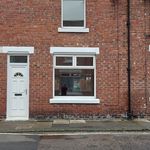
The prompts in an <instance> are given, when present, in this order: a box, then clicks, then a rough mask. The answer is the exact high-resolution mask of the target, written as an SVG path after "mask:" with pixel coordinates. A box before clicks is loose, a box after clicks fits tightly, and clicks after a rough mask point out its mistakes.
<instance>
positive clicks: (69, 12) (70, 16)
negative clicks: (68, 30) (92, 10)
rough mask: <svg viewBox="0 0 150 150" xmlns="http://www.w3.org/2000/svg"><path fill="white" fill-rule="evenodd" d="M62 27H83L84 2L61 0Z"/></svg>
mask: <svg viewBox="0 0 150 150" xmlns="http://www.w3.org/2000/svg"><path fill="white" fill-rule="evenodd" d="M63 26H66V27H67V26H70V27H73V26H74V27H83V26H84V0H63Z"/></svg>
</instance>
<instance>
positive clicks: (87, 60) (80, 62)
mask: <svg viewBox="0 0 150 150" xmlns="http://www.w3.org/2000/svg"><path fill="white" fill-rule="evenodd" d="M77 66H93V57H77Z"/></svg>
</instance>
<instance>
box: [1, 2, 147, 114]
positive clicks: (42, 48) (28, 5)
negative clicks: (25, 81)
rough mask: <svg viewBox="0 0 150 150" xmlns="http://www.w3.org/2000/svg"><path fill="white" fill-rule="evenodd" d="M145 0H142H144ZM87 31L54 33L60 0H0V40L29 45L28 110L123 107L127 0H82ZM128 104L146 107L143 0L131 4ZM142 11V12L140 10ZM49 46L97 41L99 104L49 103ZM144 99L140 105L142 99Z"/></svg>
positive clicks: (113, 110)
mask: <svg viewBox="0 0 150 150" xmlns="http://www.w3.org/2000/svg"><path fill="white" fill-rule="evenodd" d="M145 3H148V5H147V4H145ZM86 6H87V10H86V12H87V14H86V21H87V27H88V28H89V30H90V32H89V33H59V32H58V28H59V27H60V26H61V2H60V0H44V1H41V0H22V1H19V0H0V46H34V47H35V53H34V54H32V55H31V56H30V116H38V115H45V116H53V115H60V116H61V115H63V114H66V115H74V116H89V115H99V116H103V115H104V116H106V115H108V114H110V115H115V116H120V115H125V114H126V113H127V110H128V96H127V95H128V93H127V92H128V85H127V84H128V82H127V63H128V61H127V60H128V57H127V44H128V41H127V40H128V39H127V2H126V0H105V1H102V0H87V4H86ZM131 8H132V11H131V23H132V24H131V40H132V41H131V44H132V45H131V54H132V55H131V56H132V58H131V61H132V70H131V71H132V73H131V74H132V90H131V91H132V110H133V112H134V113H135V114H136V115H140V114H147V113H149V112H150V104H149V103H150V102H149V97H150V95H149V89H150V87H149V72H150V63H149V61H150V59H149V57H150V54H149V52H148V45H150V41H149V37H148V36H145V35H149V34H150V29H149V9H150V6H149V2H145V1H144V0H141V1H139V0H134V2H132V4H131ZM145 13H146V15H145ZM52 46H56V47H57V46H59V47H99V48H100V54H99V55H97V56H96V65H97V67H96V76H97V77H96V87H97V91H96V93H97V94H96V95H97V98H99V99H100V104H97V105H85V104H77V105H76V104H50V103H49V99H50V98H52V93H53V87H52V83H53V56H52V55H51V54H50V52H49V48H50V47H52ZM6 89H7V56H6V54H0V115H1V116H5V115H6V101H7V100H6V96H7V94H6V92H7V91H6ZM145 104H146V105H145Z"/></svg>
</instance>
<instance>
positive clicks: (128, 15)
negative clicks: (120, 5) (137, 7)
mask: <svg viewBox="0 0 150 150" xmlns="http://www.w3.org/2000/svg"><path fill="white" fill-rule="evenodd" d="M130 7H131V4H130V0H127V30H128V31H127V32H128V36H127V38H128V39H127V41H128V68H127V71H128V113H127V118H128V119H132V110H131V39H130V38H131V32H130V31H131V26H130V24H131V20H130V17H131V14H130Z"/></svg>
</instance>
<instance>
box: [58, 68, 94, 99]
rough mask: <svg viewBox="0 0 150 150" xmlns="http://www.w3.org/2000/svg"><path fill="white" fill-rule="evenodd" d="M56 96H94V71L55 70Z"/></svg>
mask: <svg viewBox="0 0 150 150" xmlns="http://www.w3.org/2000/svg"><path fill="white" fill-rule="evenodd" d="M55 96H94V69H55Z"/></svg>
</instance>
